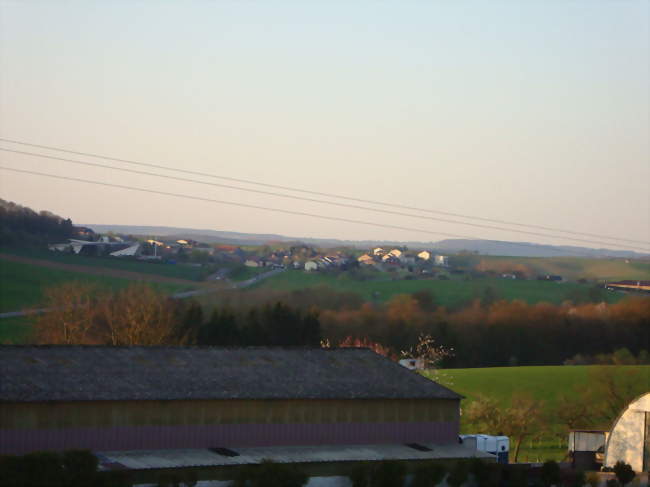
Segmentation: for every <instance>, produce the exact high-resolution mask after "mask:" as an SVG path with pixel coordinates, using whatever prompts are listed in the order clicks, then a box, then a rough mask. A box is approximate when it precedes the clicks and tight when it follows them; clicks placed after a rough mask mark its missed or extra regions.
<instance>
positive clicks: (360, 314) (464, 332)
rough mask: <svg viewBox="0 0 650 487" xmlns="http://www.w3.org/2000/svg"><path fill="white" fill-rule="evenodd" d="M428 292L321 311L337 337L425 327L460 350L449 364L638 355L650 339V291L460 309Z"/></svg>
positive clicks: (396, 343)
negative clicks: (614, 298) (440, 304)
mask: <svg viewBox="0 0 650 487" xmlns="http://www.w3.org/2000/svg"><path fill="white" fill-rule="evenodd" d="M431 303H432V299H431V296H428V295H427V293H426V292H419V293H417V294H415V295H400V296H396V297H394V298H393V299H392V300H391V301H389V302H388V303H386V304H385V305H370V304H363V305H362V306H361V307H359V308H357V309H343V310H324V311H322V312H321V315H320V319H321V326H322V330H323V335H324V336H325V337H326V338H327V339H329V340H330V341H331V342H332V343H339V342H340V341H341V340H343V339H345V337H347V336H350V335H352V336H356V337H365V338H367V339H369V340H370V341H372V342H379V343H381V344H383V345H385V346H388V347H389V348H390V349H392V350H393V351H400V350H405V349H407V348H408V347H410V346H411V345H412V344H413V343H416V342H417V337H418V336H420V335H422V334H426V335H430V336H432V337H433V338H434V339H435V341H436V343H438V344H441V345H444V346H446V347H448V348H453V349H454V350H455V354H454V356H449V357H446V358H445V359H444V361H443V363H442V366H443V367H498V366H508V365H559V364H562V363H564V361H565V360H567V359H570V358H571V357H575V356H576V354H582V355H583V356H585V355H590V356H595V355H598V354H609V353H612V352H614V351H615V350H617V349H622V348H627V349H628V350H629V351H630V353H631V354H633V355H635V356H638V355H639V354H641V355H642V356H643V354H642V350H643V349H644V348H647V346H648V343H650V298H643V297H633V298H628V299H625V300H623V301H621V302H619V303H616V304H605V303H600V304H580V305H573V304H563V305H559V306H558V305H552V304H548V303H539V304H527V303H524V302H521V301H496V302H493V303H491V304H488V303H481V301H479V300H476V301H475V302H474V303H472V305H471V306H469V307H467V308H465V309H463V310H460V311H456V312H449V311H447V310H446V309H444V308H435V307H434V306H432V304H431Z"/></svg>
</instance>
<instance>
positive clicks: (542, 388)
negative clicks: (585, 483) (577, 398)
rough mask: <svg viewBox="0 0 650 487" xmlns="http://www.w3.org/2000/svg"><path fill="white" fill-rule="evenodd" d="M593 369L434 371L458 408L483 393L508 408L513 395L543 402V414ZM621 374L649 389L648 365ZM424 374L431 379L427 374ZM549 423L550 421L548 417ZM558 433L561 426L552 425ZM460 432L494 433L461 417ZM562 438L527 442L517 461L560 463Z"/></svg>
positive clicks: (620, 367) (622, 367)
mask: <svg viewBox="0 0 650 487" xmlns="http://www.w3.org/2000/svg"><path fill="white" fill-rule="evenodd" d="M593 367H594V366H561V365H560V366H544V367H494V368H482V369H479V368H477V369H447V370H441V371H438V373H437V374H436V377H438V379H437V380H438V381H439V382H440V383H441V384H443V385H446V386H447V387H449V388H451V389H453V390H454V391H456V392H458V393H459V394H462V395H463V396H465V399H464V400H463V402H462V407H463V408H466V407H467V406H468V404H469V403H471V401H472V400H474V399H475V398H476V397H477V395H479V394H483V395H486V396H491V397H494V398H496V399H497V400H498V401H499V402H500V403H502V404H504V405H508V404H509V403H510V398H511V397H512V395H513V394H514V393H525V394H528V395H530V396H532V397H534V398H536V399H539V400H543V401H545V403H546V407H547V411H552V410H553V409H554V408H555V407H556V406H557V405H558V399H559V396H560V395H561V394H566V393H570V392H571V391H572V390H573V389H574V387H575V386H578V385H580V384H585V383H586V382H587V379H588V377H589V372H590V369H593ZM616 370H617V371H620V373H621V374H623V373H625V372H626V371H628V370H638V371H639V372H640V374H639V376H640V377H642V378H645V380H646V384H645V387H644V386H643V385H642V384H641V385H640V387H641V388H642V389H643V388H645V390H650V366H648V365H638V366H637V365H631V366H619V367H618V368H617V369H616ZM424 375H426V376H428V377H432V374H431V373H430V372H424ZM550 420H551V421H552V420H553V417H552V414H550ZM551 426H555V427H556V428H557V429H558V430H560V431H561V430H562V425H560V424H559V421H558V423H555V424H554V425H551ZM461 431H462V432H464V433H486V434H490V433H492V434H494V432H482V431H476V429H475V428H474V427H473V425H471V424H467V423H464V422H463V421H462V417H461ZM566 441H567V440H566V438H563V437H554V436H552V435H546V437H543V438H541V439H540V440H537V441H535V440H531V439H528V440H526V441H524V444H523V445H522V452H521V453H520V461H526V459H528V460H530V461H537V459H539V460H542V461H543V460H547V459H555V460H561V459H562V458H563V457H564V455H565V454H566Z"/></svg>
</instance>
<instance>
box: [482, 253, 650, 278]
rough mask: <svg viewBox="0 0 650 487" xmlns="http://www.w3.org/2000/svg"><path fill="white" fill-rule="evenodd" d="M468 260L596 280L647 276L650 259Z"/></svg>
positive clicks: (499, 269)
mask: <svg viewBox="0 0 650 487" xmlns="http://www.w3.org/2000/svg"><path fill="white" fill-rule="evenodd" d="M472 261H473V263H474V264H475V265H477V266H478V267H479V268H480V269H481V270H486V271H487V270H494V271H496V272H506V271H507V270H509V269H512V268H513V267H514V266H521V267H522V268H526V269H529V270H530V271H531V272H532V273H534V274H536V275H544V274H556V275H560V276H563V277H564V278H565V279H569V280H573V281H577V280H578V279H589V280H598V281H618V280H624V279H650V261H647V260H645V261H641V260H629V259H587V258H583V257H499V256H483V255H481V256H475V257H472Z"/></svg>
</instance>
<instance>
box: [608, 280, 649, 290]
mask: <svg viewBox="0 0 650 487" xmlns="http://www.w3.org/2000/svg"><path fill="white" fill-rule="evenodd" d="M607 288H608V289H619V290H621V291H645V292H650V281H617V282H608V283H607Z"/></svg>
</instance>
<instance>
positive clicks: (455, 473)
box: [447, 460, 468, 487]
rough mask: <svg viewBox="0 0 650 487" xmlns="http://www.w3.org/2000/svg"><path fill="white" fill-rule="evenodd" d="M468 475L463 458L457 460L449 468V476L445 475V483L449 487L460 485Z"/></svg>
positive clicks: (458, 486)
mask: <svg viewBox="0 0 650 487" xmlns="http://www.w3.org/2000/svg"><path fill="white" fill-rule="evenodd" d="M467 477H468V465H467V462H466V461H464V460H459V461H457V462H456V465H454V468H452V469H451V472H450V473H449V476H448V477H447V483H448V484H449V486H450V487H460V486H461V485H463V484H464V483H465V481H466V480H467Z"/></svg>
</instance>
